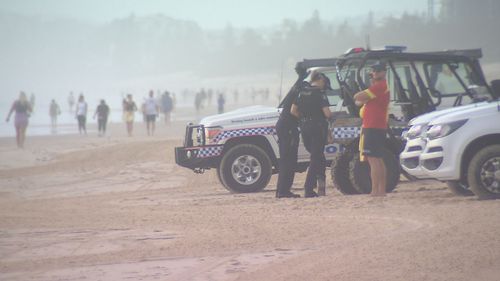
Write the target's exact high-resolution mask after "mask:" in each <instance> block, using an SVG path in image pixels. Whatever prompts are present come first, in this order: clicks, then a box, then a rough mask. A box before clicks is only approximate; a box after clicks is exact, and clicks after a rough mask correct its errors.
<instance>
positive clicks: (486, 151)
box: [400, 89, 500, 199]
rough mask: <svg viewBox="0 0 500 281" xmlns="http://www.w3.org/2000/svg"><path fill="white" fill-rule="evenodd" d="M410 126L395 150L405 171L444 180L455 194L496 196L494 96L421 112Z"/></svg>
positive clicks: (498, 164)
mask: <svg viewBox="0 0 500 281" xmlns="http://www.w3.org/2000/svg"><path fill="white" fill-rule="evenodd" d="M477 90H481V89H476V90H474V91H477ZM409 125H411V127H410V129H409V131H408V132H407V133H406V138H407V140H408V141H407V143H406V147H405V149H404V151H403V152H402V153H401V154H400V160H401V165H402V167H403V169H404V170H405V171H406V172H408V173H409V174H411V175H414V176H416V177H419V178H434V179H438V180H441V181H446V182H447V184H448V186H449V188H450V189H451V190H452V191H453V192H454V193H456V194H460V195H473V194H475V195H477V196H478V197H479V198H480V199H492V198H500V101H499V100H498V99H497V100H494V101H489V102H480V103H476V104H472V105H466V106H460V107H455V108H452V109H448V110H442V111H436V112H432V113H429V114H425V115H422V116H419V117H417V118H415V119H414V120H412V121H411V122H410V124H409Z"/></svg>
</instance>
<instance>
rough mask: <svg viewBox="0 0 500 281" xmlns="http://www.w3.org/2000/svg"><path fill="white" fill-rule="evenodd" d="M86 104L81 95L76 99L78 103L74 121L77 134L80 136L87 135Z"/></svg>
mask: <svg viewBox="0 0 500 281" xmlns="http://www.w3.org/2000/svg"><path fill="white" fill-rule="evenodd" d="M87 108H88V107H87V103H86V102H85V98H84V97H83V94H80V97H78V103H77V104H76V119H77V120H78V132H80V134H82V133H83V134H85V135H86V134H87V126H86V124H87Z"/></svg>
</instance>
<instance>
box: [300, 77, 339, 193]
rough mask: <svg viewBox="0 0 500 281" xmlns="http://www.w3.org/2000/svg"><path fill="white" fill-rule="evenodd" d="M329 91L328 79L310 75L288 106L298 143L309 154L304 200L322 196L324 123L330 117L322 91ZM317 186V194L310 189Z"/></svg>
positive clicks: (325, 136)
mask: <svg viewBox="0 0 500 281" xmlns="http://www.w3.org/2000/svg"><path fill="white" fill-rule="evenodd" d="M327 89H331V86H330V79H328V77H327V76H326V75H325V74H323V73H321V72H313V73H312V74H311V87H308V88H306V89H304V90H302V91H301V92H300V93H299V96H298V97H297V99H296V100H295V102H294V103H293V104H292V107H291V113H292V114H293V115H294V116H295V117H297V118H299V119H300V131H301V134H302V141H303V142H304V146H305V148H306V149H307V151H308V152H309V153H310V154H311V159H310V163H309V169H308V170H307V176H306V181H305V183H304V190H305V194H304V196H305V197H317V196H318V193H319V195H325V188H326V187H325V185H326V182H325V179H326V177H325V169H326V159H325V154H324V150H325V144H326V142H327V138H328V121H327V119H328V118H330V117H331V116H332V112H331V111H330V109H329V106H330V104H329V102H328V98H327V97H326V93H325V90H327ZM316 186H318V193H316V192H314V188H315V187H316Z"/></svg>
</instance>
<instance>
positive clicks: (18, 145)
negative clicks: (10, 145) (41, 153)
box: [16, 126, 21, 148]
mask: <svg viewBox="0 0 500 281" xmlns="http://www.w3.org/2000/svg"><path fill="white" fill-rule="evenodd" d="M16 145H17V148H21V126H16Z"/></svg>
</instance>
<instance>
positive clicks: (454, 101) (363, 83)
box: [175, 48, 490, 194]
mask: <svg viewBox="0 0 500 281" xmlns="http://www.w3.org/2000/svg"><path fill="white" fill-rule="evenodd" d="M481 56H482V53H481V50H479V49H475V50H455V51H442V52H425V53H407V52H404V51H403V49H402V48H387V49H383V50H369V51H367V50H363V49H362V48H355V49H351V50H350V51H349V52H347V53H346V54H344V55H342V56H340V57H338V58H333V59H315V60H304V61H302V62H299V63H297V66H296V71H297V74H298V78H297V81H296V82H295V84H294V86H293V87H292V88H291V90H290V91H289V93H288V95H287V96H286V97H285V99H286V98H287V97H288V96H289V95H290V94H291V93H292V91H295V90H297V89H300V87H301V85H302V84H304V83H307V81H308V79H309V75H310V72H311V71H312V70H315V71H320V72H322V73H324V74H326V75H327V76H328V77H329V78H330V81H331V82H332V88H333V90H332V91H330V92H328V93H327V96H328V97H329V100H330V105H331V106H332V108H331V110H332V111H335V112H336V117H335V120H334V121H333V122H332V123H331V126H330V130H331V131H330V134H332V136H333V139H334V143H333V144H329V145H327V146H326V148H325V156H326V158H327V160H328V163H329V164H330V166H331V175H332V181H333V185H334V186H335V187H336V188H337V189H339V190H340V191H341V192H342V193H344V194H359V193H369V192H370V191H371V182H370V176H369V172H370V171H369V167H368V165H366V164H365V163H362V162H360V161H359V157H358V155H359V150H358V143H359V133H360V125H361V119H360V118H359V108H358V107H357V106H356V105H355V104H354V100H353V95H354V94H355V93H357V92H358V91H360V90H362V89H365V88H367V86H368V85H369V80H370V78H369V72H370V66H371V65H372V64H373V63H375V62H376V61H384V62H386V63H387V65H388V70H387V82H388V86H389V89H390V92H391V103H390V106H389V111H390V116H389V130H388V135H387V144H386V148H387V149H386V151H385V153H384V157H383V159H384V162H385V164H386V167H387V171H388V187H387V190H388V191H391V190H393V189H394V188H395V187H396V185H397V183H398V181H399V178H400V172H401V169H400V165H399V161H398V159H399V154H400V152H401V151H402V150H403V148H404V147H405V140H404V139H403V138H401V133H402V132H403V130H405V129H407V122H408V120H410V119H412V118H414V117H416V116H419V115H421V114H424V113H427V112H431V111H435V110H436V109H440V108H442V107H451V106H458V105H462V104H465V103H469V102H476V101H477V100H476V99H475V97H474V96H473V94H472V90H471V89H470V86H471V85H479V86H485V87H486V90H487V91H490V87H489V86H488V85H486V82H485V79H484V75H483V72H482V70H481V66H480V64H479V58H481ZM450 101H451V102H450ZM280 111H281V107H280V106H278V107H277V108H276V107H263V106H253V107H247V108H242V109H239V110H235V111H232V112H228V113H225V114H221V115H215V116H209V117H206V118H204V119H202V120H201V122H200V124H188V126H187V127H186V133H185V138H184V144H183V146H181V147H176V149H175V156H176V163H177V164H178V165H180V166H183V167H186V168H190V169H192V170H193V171H194V172H196V173H203V172H204V171H205V170H207V169H217V175H218V177H219V180H220V182H221V183H222V184H223V186H224V187H226V188H227V189H228V190H230V191H232V192H255V191H259V190H261V189H263V188H265V187H266V186H267V184H268V182H269V180H270V178H271V175H272V174H273V173H277V172H278V170H279V166H278V161H277V159H279V157H280V155H279V151H278V144H277V135H276V131H275V124H276V121H277V120H278V117H279V114H280ZM298 162H299V163H298V165H297V168H296V169H297V171H298V172H301V171H305V170H306V168H307V166H308V162H309V154H308V153H307V151H306V150H305V148H304V147H303V145H302V144H301V145H300V146H299V155H298ZM407 176H408V177H409V175H407Z"/></svg>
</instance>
